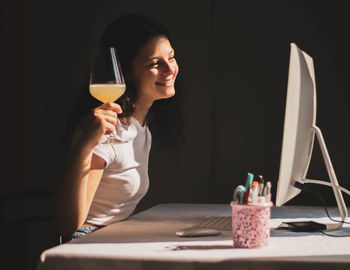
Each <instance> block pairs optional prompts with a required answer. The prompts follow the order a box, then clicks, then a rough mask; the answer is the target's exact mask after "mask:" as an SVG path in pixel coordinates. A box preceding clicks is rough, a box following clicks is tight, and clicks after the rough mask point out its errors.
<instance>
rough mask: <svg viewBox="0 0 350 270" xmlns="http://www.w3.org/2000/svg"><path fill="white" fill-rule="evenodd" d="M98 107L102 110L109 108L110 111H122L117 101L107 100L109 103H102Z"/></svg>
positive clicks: (118, 112) (119, 112)
mask: <svg viewBox="0 0 350 270" xmlns="http://www.w3.org/2000/svg"><path fill="white" fill-rule="evenodd" d="M98 108H101V109H103V110H110V111H114V112H116V113H117V114H121V113H122V112H123V111H122V108H121V107H120V105H119V104H117V103H113V102H109V103H105V104H102V105H101V106H100V107H98Z"/></svg>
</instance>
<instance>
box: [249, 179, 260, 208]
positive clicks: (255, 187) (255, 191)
mask: <svg viewBox="0 0 350 270" xmlns="http://www.w3.org/2000/svg"><path fill="white" fill-rule="evenodd" d="M258 195H259V182H258V181H254V182H253V190H252V192H251V200H250V202H251V203H257V202H258Z"/></svg>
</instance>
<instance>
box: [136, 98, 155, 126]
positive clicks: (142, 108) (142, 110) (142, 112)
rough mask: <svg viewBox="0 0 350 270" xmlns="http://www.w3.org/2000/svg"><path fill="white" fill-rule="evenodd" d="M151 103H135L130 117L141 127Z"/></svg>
mask: <svg viewBox="0 0 350 270" xmlns="http://www.w3.org/2000/svg"><path fill="white" fill-rule="evenodd" d="M151 106H152V103H141V102H136V104H135V110H134V113H133V114H132V116H133V117H134V118H135V119H136V120H137V121H138V122H139V123H140V125H141V126H143V125H144V123H145V118H146V115H147V113H148V110H149V109H150V108H151Z"/></svg>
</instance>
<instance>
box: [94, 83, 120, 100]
mask: <svg viewBox="0 0 350 270" xmlns="http://www.w3.org/2000/svg"><path fill="white" fill-rule="evenodd" d="M125 89H126V86H125V84H90V94H91V95H92V96H93V97H94V98H96V99H98V100H99V101H101V102H103V103H108V102H114V101H116V100H117V99H118V98H120V96H121V95H123V94H124V92H125Z"/></svg>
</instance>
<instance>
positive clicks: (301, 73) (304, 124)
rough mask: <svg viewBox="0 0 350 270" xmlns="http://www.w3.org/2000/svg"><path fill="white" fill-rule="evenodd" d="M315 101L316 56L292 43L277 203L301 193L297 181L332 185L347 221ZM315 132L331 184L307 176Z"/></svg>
mask: <svg viewBox="0 0 350 270" xmlns="http://www.w3.org/2000/svg"><path fill="white" fill-rule="evenodd" d="M316 103H317V100H316V83H315V71H314V65H313V59H312V58H311V57H310V56H309V55H308V54H306V53H305V52H303V51H302V50H300V49H299V48H298V46H297V45H296V44H294V43H291V44H290V59H289V73H288V86H287V99H286V108H285V118H284V129H283V141H282V151H281V161H280V171H279V179H278V183H277V194H276V205H277V206H281V205H283V204H285V203H286V202H287V201H289V200H291V199H292V198H294V197H295V196H296V195H298V194H299V193H300V189H298V188H296V187H295V183H296V182H299V183H301V184H304V183H317V184H323V185H328V186H332V187H333V191H334V194H335V197H336V200H337V204H338V207H339V211H340V214H341V217H342V220H343V221H344V220H345V218H346V217H347V209H346V206H345V202H344V199H343V197H342V194H341V190H340V189H341V188H340V187H339V185H338V181H337V178H336V175H335V172H334V169H333V166H332V163H331V161H330V158H329V155H328V151H327V148H326V145H325V142H324V139H323V136H322V133H321V130H320V129H319V128H318V127H317V126H316ZM315 134H316V136H317V139H318V142H319V144H320V148H321V152H322V155H323V158H324V161H325V164H326V167H327V171H328V175H329V178H330V180H331V182H330V183H329V182H325V181H320V180H311V179H306V175H307V172H308V168H309V163H310V160H311V155H312V149H313V143H314V137H315Z"/></svg>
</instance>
